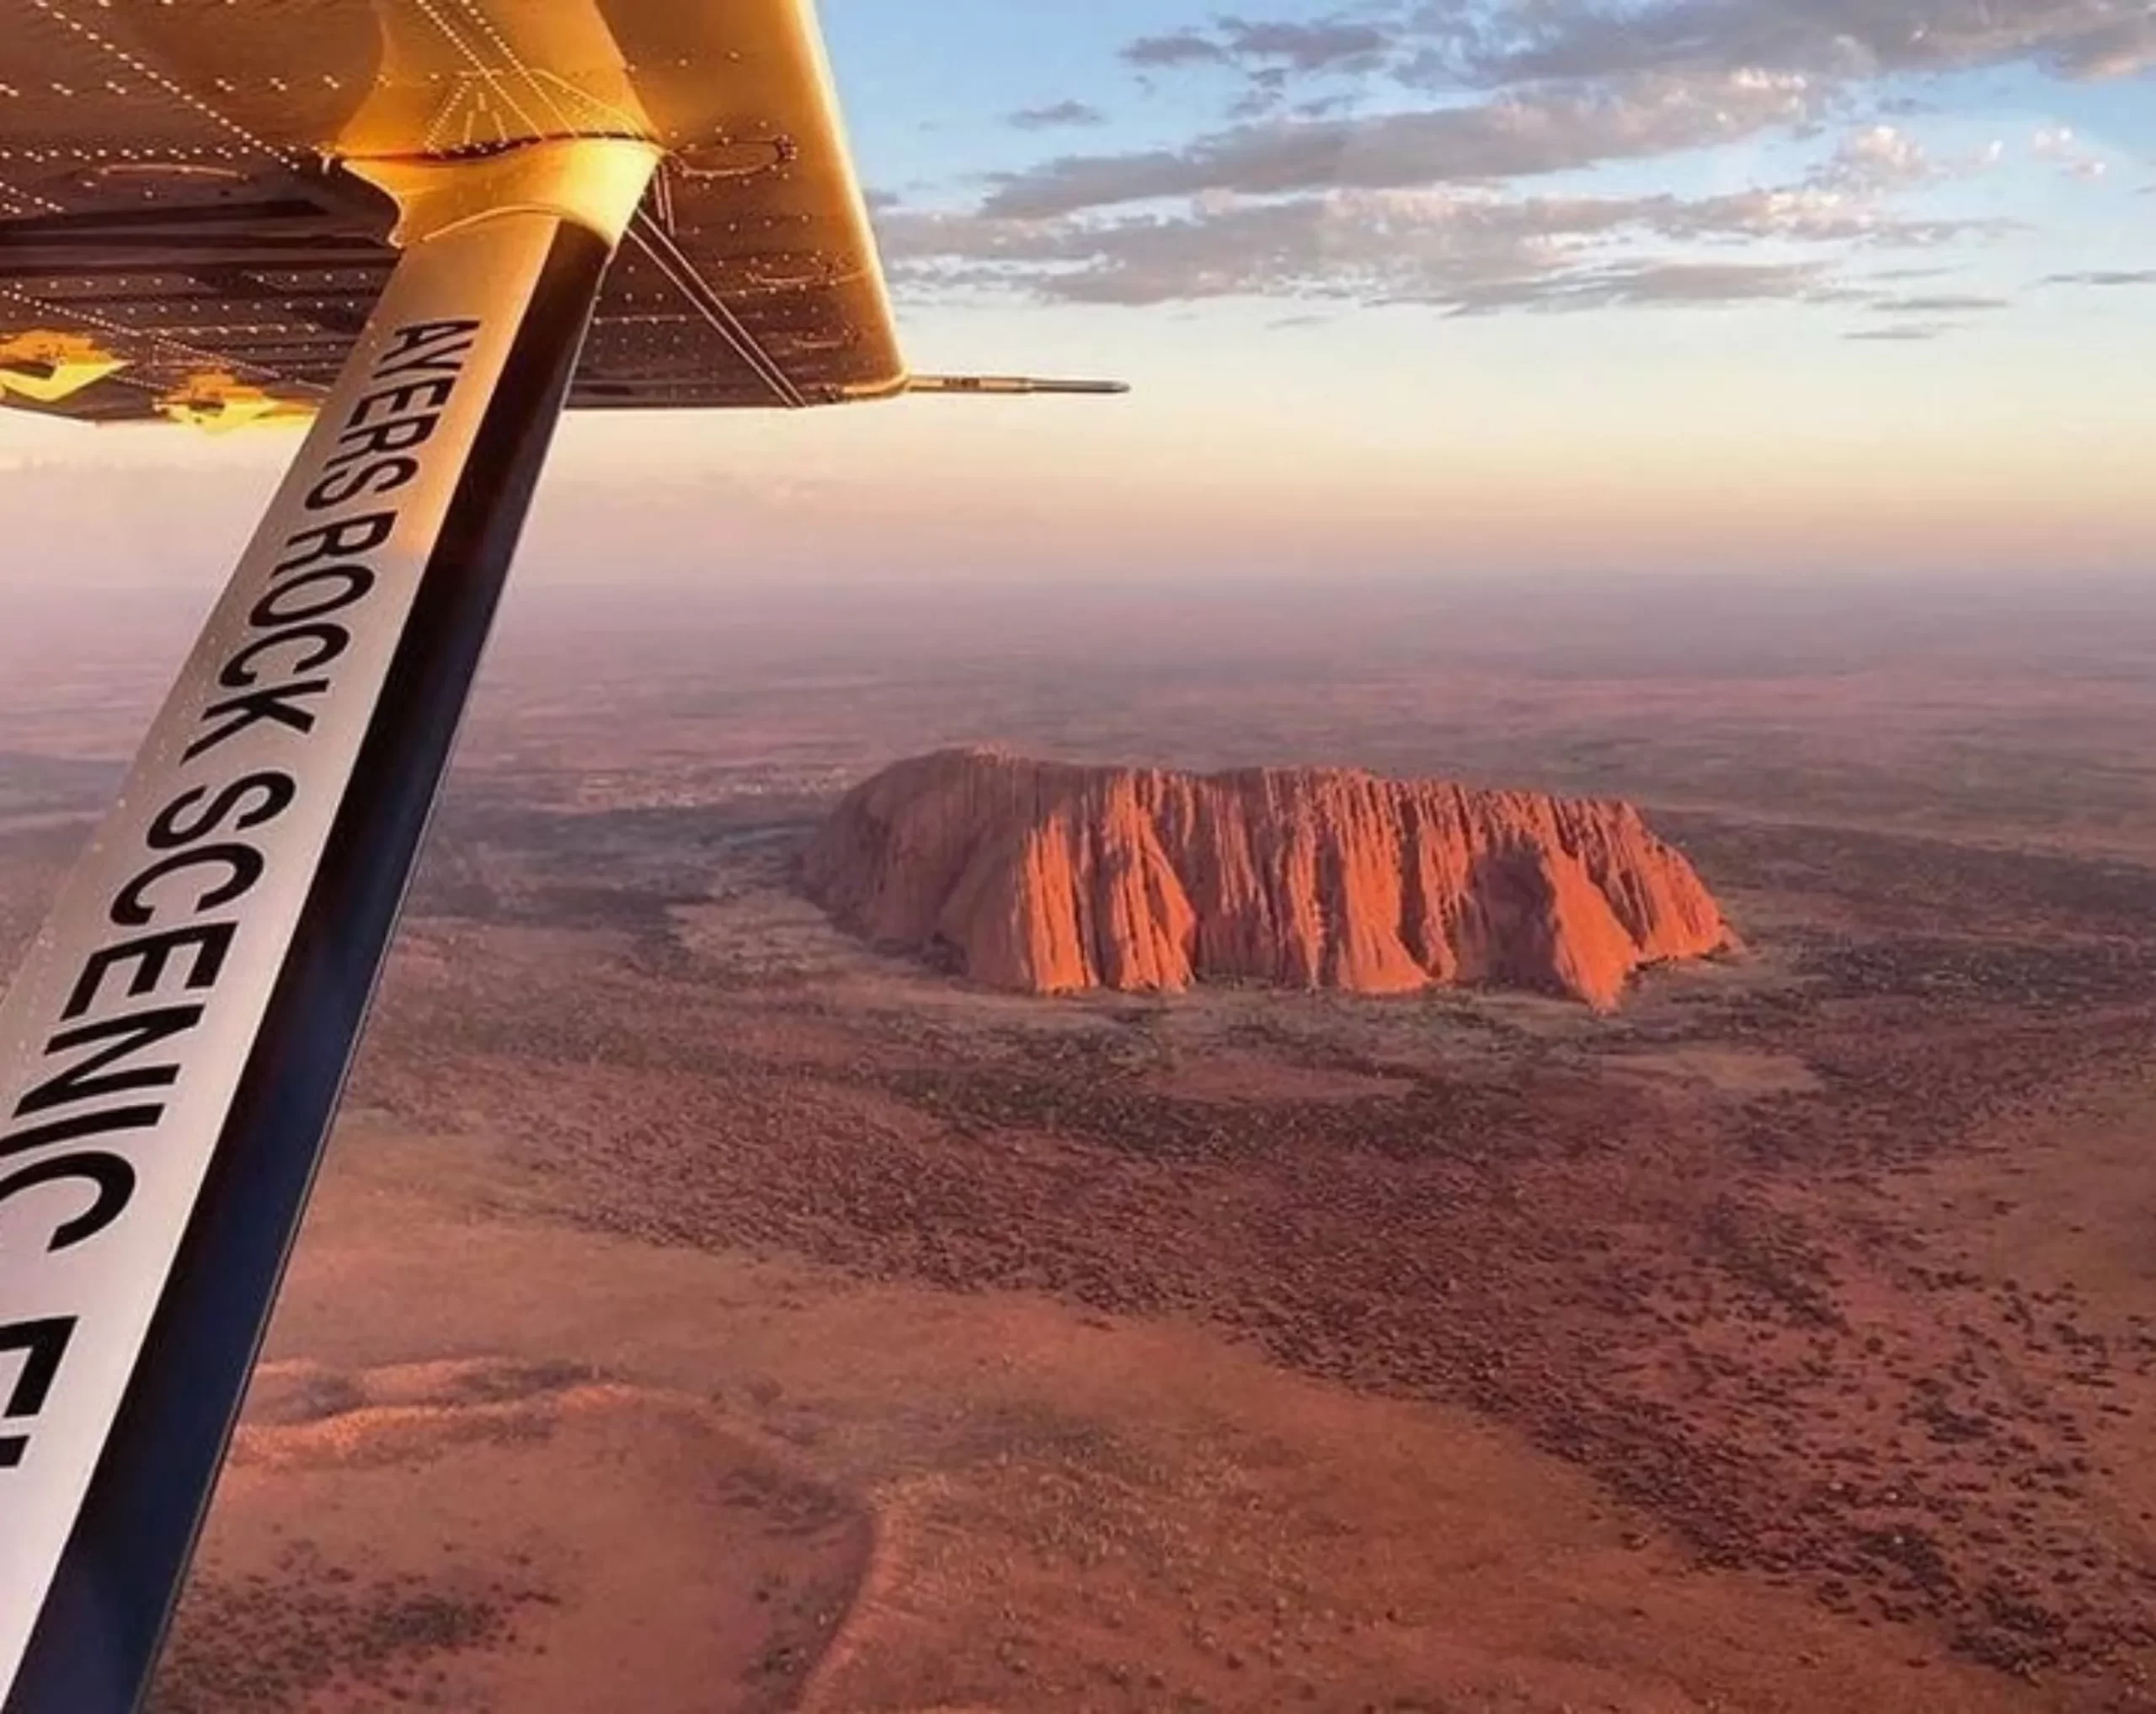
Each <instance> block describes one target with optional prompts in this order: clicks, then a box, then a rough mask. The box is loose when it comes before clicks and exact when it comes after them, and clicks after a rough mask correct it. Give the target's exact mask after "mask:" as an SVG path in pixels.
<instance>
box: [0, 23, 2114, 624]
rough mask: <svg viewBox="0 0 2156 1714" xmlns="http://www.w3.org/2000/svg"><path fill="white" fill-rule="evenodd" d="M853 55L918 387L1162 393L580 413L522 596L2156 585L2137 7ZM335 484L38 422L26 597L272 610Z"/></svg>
mask: <svg viewBox="0 0 2156 1714" xmlns="http://www.w3.org/2000/svg"><path fill="white" fill-rule="evenodd" d="M820 10H821V12H822V14H823V21H824V24H825V30H826V33H827V35H828V37H829V46H830V57H831V61H832V63H833V66H834V69H835V75H836V77H837V80H838V83H839V86H840V89H841V95H842V97H843V99H844V102H845V110H846V120H847V126H848V130H849V131H850V133H851V137H852V141H853V146H854V151H855V155H856V158H857V165H858V168H859V171H860V174H861V177H862V181H863V183H864V184H865V185H866V186H867V190H868V191H869V193H870V196H871V200H872V204H873V211H874V218H875V222H876V224H877V230H878V239H879V243H880V245H881V248H882V251H883V261H884V264H885V270H886V272H887V274H888V275H889V280H890V283H891V286H892V291H893V295H894V299H895V302H896V305H897V308H898V313H899V326H900V332H901V335H902V344H903V348H904V350H905V355H906V356H907V357H908V359H909V360H910V362H911V363H912V364H913V366H915V368H917V369H920V370H922V371H938V370H958V371H988V372H997V371H1005V372H1008V371H1019V372H1033V373H1047V374H1057V373H1062V374H1076V375H1107V376H1118V377H1121V378H1123V379H1126V380H1128V381H1129V382H1132V383H1133V385H1134V392H1132V393H1131V394H1130V395H1129V397H1127V398H1118V399H1105V400H1104V399H1098V398H1082V399H1061V398H1031V399H993V400H990V399H974V398H940V399H939V398H914V399H910V400H906V401H903V402H900V403H890V404H879V405H867V406H861V407H857V408H841V409H831V410H812V411H803V412H799V413H791V414H789V413H783V412H737V413H730V414H729V413H712V414H707V415H704V416H701V417H694V418H691V417H685V416H681V415H678V414H614V413H600V414H586V415H578V416H573V417H572V418H571V419H569V420H568V422H567V423H566V424H564V426H563V430H562V433H561V435H560V439H559V442H558V446H557V448H556V451H555V456H554V458H553V461H552V467H551V468H550V470H549V472H548V477H547V481H546V482H545V483H543V484H542V489H541V496H540V499H539V502H538V506H537V511H536V516H535V519H534V523H533V527H532V530H531V534H530V537H529V539H528V540H527V542H526V547H525V551H524V555H523V564H522V567H521V569H520V574H519V580H520V584H521V585H524V586H526V587H529V586H531V585H536V584H539V583H542V582H546V581H549V580H552V579H575V578H580V577H584V576H589V575H591V574H592V572H591V570H590V568H591V567H592V566H593V565H594V564H595V563H599V564H603V565H604V566H605V567H606V570H605V572H604V573H603V574H604V575H606V576H610V577H616V578H627V577H634V578H636V579H641V580H645V581H649V582H653V583H673V582H680V581H682V580H685V579H695V578H697V577H700V576H702V575H704V574H707V572H708V571H709V570H710V569H713V568H723V569H727V570H728V571H738V570H739V569H741V568H744V567H760V568H769V569H773V570H785V571H789V572H814V573H816V574H830V575H838V576H843V577H848V578H853V577H865V576H870V575H878V576H888V577H894V578H906V577H926V576H931V575H939V574H956V573H963V574H964V575H966V576H968V577H971V578H975V579H998V578H1007V579H1054V578H1056V577H1059V576H1067V575H1085V576H1091V577H1099V578H1127V579H1139V580H1146V579H1154V578H1157V577H1159V576H1161V575H1163V574H1168V573H1170V572H1171V571H1176V570H1180V571H1183V572H1188V573H1203V574H1207V575H1210V576H1214V577H1217V578H1220V579H1241V578H1245V577H1251V576H1258V577H1267V576H1273V575H1277V574H1293V573H1295V572H1298V571H1303V570H1313V569H1353V570H1357V571H1367V572H1374V573H1385V574H1401V573H1406V572H1424V573H1450V572H1457V571H1462V570H1468V571H1482V572H1487V573H1490V574H1536V575H1540V574H1546V573H1550V572H1552V571H1556V570H1561V569H1573V570H1593V571H1598V572H1605V573H1611V574H1616V573H1625V574H1630V573H1635V572H1639V571H1643V570H1652V569H1656V568H1666V567H1677V568H1684V569H1697V570H1700V571H1704V572H1715V573H1721V572H1736V573H1742V574H1747V575H1755V574H1760V573H1763V572H1773V573H1804V574H1822V573H1825V572H1829V571H1834V570H1838V569H1850V570H1854V569H1870V570H1873V571H1876V572H1878V573H1881V574H1889V573H1898V572H1904V571H1906V572H1912V573H1924V574H1940V573H1950V574H1985V575H1999V576H2015V577H2027V578H2039V577H2056V576H2079V575H2084V574H2134V573H2139V574H2146V573H2148V572H2150V571H2151V570H2156V498H2152V490H2151V489H2150V486H2149V484H2148V479H2147V473H2146V471H2145V468H2144V466H2145V463H2146V449H2147V448H2148V446H2150V445H2151V444H2152V443H2156V387H2149V386H2148V385H2146V384H2142V382H2145V379H2146V377H2147V376H2149V375H2150V374H2152V373H2156V314H2152V313H2151V312H2152V309H2156V229H2153V228H2152V222H2151V220H2150V218H2149V216H2150V213H2151V211H2152V210H2156V201H2152V199H2151V195H2150V193H2151V192H2152V191H2156V102H2151V101H2150V100H2149V99H2148V94H2149V85H2150V82H2151V71H2152V67H2156V54H2152V52H2151V51H2150V48H2149V39H2148V34H2147V31H2146V28H2145V24H2136V23H2135V22H2134V21H2133V19H2130V18H2128V17H2127V16H2126V15H2125V14H2124V13H2120V12H2118V11H2117V9H2116V8H2113V7H2111V5H2109V4H2108V3H2105V0H2031V3H2028V4H2025V5H2020V6H2017V7H2010V8H2005V9H2004V11H2001V10H2000V9H1999V8H1964V9H1961V10H1956V9H1952V8H1949V9H1946V10H1941V9H1940V8H1933V7H1927V6H1921V5H1916V4H1913V3H1912V0H1862V3H1861V4H1859V5H1856V6H1854V7H1849V6H1840V5H1832V6H1830V5H1827V4H1823V3H1817V0H1801V3H1799V4H1796V5H1795V6H1791V7H1760V6H1758V5H1757V4H1755V3H1753V0H1717V3H1715V4H1711V5H1707V6H1690V5H1686V4H1680V3H1665V4H1659V5H1648V6H1646V7H1641V8H1622V9H1621V10H1620V11H1615V12H1606V11H1604V10H1603V9H1601V8H1597V7H1594V6H1591V5H1588V4H1585V3H1580V0H1567V3H1563V4H1559V5H1556V6H1552V7H1545V8H1537V9H1534V11H1533V12H1532V13H1531V14H1514V13H1508V12H1506V11H1504V10H1502V8H1497V9H1493V8H1480V7H1476V6H1467V7H1462V8H1428V7H1417V6H1412V5H1409V4H1406V3H1405V0H1369V3H1365V4H1356V5H1352V6H1348V7H1335V6H1330V5H1325V4H1318V3H1311V0H1283V3H1279V4H1276V5H1273V6H1269V7H1267V8H1265V9H1264V10H1263V11H1262V13H1257V14H1253V15H1251V16H1249V17H1242V16H1226V17H1215V16H1214V15H1212V14H1211V13H1209V12H1208V11H1206V10H1205V9H1204V8H1193V7H1190V6H1187V5H1186V4H1183V3H1182V0H1113V3H1108V4H1102V5H1097V6H1093V7H1088V8H1074V9H1072V10H1070V12H1068V13H1059V14H1057V15H1054V16H1049V15H1046V14H1042V13H1039V12H1038V8H1008V7H998V6H994V5H990V4H988V3H986V0H967V3H962V4H955V5H952V6H947V7H942V8H935V9H933V10H932V11H931V13H926V14H921V13H918V12H917V11H916V10H915V8H905V10H904V11H903V13H902V12H901V11H900V10H899V8H890V7H888V6H884V5H880V4H878V3H877V0H827V3H825V5H824V6H823V7H822V8H820ZM2137 377H2140V378H2141V379H2140V380H2138V381H2137ZM294 446H296V436H295V435H291V434H290V433H280V432H270V431H264V432H262V433H260V434H259V435H240V436H238V437H237V438H232V439H213V438H209V437H200V436H194V435H182V434H179V433H176V432H167V431H163V430H154V429H153V430H141V431H129V430H110V431H96V430H85V429H82V428H79V427H77V426H75V425H72V424H61V423H51V422H45V421H40V420H37V419H32V418H30V417H29V416H27V415H26V414H22V413H17V412H0V501H4V502H5V504H6V506H7V508H8V517H9V520H10V525H11V528H12V530H13V533H14V537H15V539H16V540H17V541H19V542H29V543H32V544H35V549H34V551H33V552H31V553H18V554H17V555H15V556H12V558H13V559H14V560H15V561H16V562H17V563H18V565H20V564H21V563H24V562H26V561H27V562H33V563H31V565H30V568H29V571H28V573H27V576H28V577H29V579H42V578H45V577H51V578H58V579H67V580H72V581H74V582H77V583H80V582H85V581H99V582H113V581H124V582H141V581H145V580H151V581H155V580H159V579H162V578H163V577H165V576H170V577H172V578H174V579H180V578H184V577H189V576H192V575H194V574H195V569H196V568H200V569H201V570H202V574H205V575H207V574H209V572H210V569H211V568H213V567H214V568H216V569H218V570H221V569H223V567H224V566H225V565H226V564H227V563H229V559H230V557H231V554H232V552H234V551H235V550H236V549H237V544H238V542H239V541H240V540H241V539H242V537H243V535H244V532H245V531H246V529H247V527H248V523H249V521H250V520H251V519H252V517H253V515H254V514H255V512H256V510H258V509H259V505H260V504H261V502H262V500H263V499H264V498H265V497H266V495H267V494H268V493H269V491H270V487H271V485H272V484H273V483H274V482H275V478H276V474H277V473H278V471H279V469H280V467H281V466H282V464H283V462H285V460H286V458H287V457H289V456H290V454H291V449H292V448H293V447H294ZM1021 550H1022V551H1021ZM17 575H18V577H23V576H24V575H25V574H24V573H23V572H21V571H19V572H18V573H17Z"/></svg>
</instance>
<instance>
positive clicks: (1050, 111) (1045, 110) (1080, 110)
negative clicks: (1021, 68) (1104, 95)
mask: <svg viewBox="0 0 2156 1714" xmlns="http://www.w3.org/2000/svg"><path fill="white" fill-rule="evenodd" d="M1007 123H1009V124H1011V125H1015V126H1016V127H1017V129H1018V130H1020V131H1054V130H1058V129H1059V128H1062V127H1065V126H1070V125H1104V124H1106V123H1107V115H1106V114H1104V113H1102V111H1101V109H1099V108H1097V107H1095V106H1094V105H1093V104H1091V103H1090V102H1086V101H1052V102H1049V104H1047V105H1046V106H1044V107H1022V108H1020V109H1018V110H1017V112H1016V113H1013V114H1011V115H1008V117H1007Z"/></svg>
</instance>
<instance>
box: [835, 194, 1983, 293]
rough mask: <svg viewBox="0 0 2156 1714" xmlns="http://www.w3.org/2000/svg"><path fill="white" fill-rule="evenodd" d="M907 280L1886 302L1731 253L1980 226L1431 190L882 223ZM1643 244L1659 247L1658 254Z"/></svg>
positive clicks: (1709, 204) (1818, 210)
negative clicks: (1723, 253)
mask: <svg viewBox="0 0 2156 1714" xmlns="http://www.w3.org/2000/svg"><path fill="white" fill-rule="evenodd" d="M1972 230H1973V228H1972V227H1971V226H1970V225H1968V224H1967V223H1954V222H1936V221H1919V220H1909V219H1903V218H1899V217H1897V216H1892V215H1890V214H1888V213H1887V212H1885V211H1881V210H1880V209H1879V208H1877V207H1876V206H1870V205H1868V204H1866V203H1865V202H1864V201H1863V200H1860V199H1859V198H1856V197H1854V196H1853V195H1849V194H1848V193H1844V192H1840V191H1836V190H1829V189H1823V188H1821V187H1818V186H1814V185H1799V186H1794V187H1786V188H1781V189H1762V190H1748V191H1736V192H1731V193H1728V194H1726V195H1717V196H1709V197H1703V198H1692V199H1686V198H1682V197H1678V196H1673V195H1646V196H1599V197H1598V196H1518V195H1502V194H1499V193H1497V192H1494V191H1492V190H1486V189H1481V188H1461V187H1452V188H1444V187H1440V188H1434V189H1432V188H1422V189H1402V190H1353V191H1340V192H1330V193H1305V194H1302V195H1289V196H1282V197H1250V196H1244V195H1239V194H1237V193H1235V192H1231V191H1218V190H1215V191H1209V192H1206V193H1204V194H1203V195H1200V196H1199V197H1198V198H1197V199H1195V200H1193V203H1192V204H1191V206H1188V207H1187V208H1182V209H1178V210H1176V211H1171V212H1151V211H1149V212H1127V213H1111V214H1101V213H1086V214H1079V215H1063V216H1049V217H1046V218H1041V219H1030V218H1016V217H1011V216H988V215H981V214H978V213H950V212H941V213H938V212H928V211H920V212H916V213H913V214H906V213H904V212H901V213H899V214H898V215H895V216H886V217H884V218H882V219H879V221H878V232H879V233H880V234H881V236H882V241H883V254H884V255H885V257H886V259H888V260H889V263H890V264H891V266H892V269H893V277H894V280H895V281H897V282H898V283H899V285H901V286H905V287H910V288H913V289H918V290H921V291H959V292H962V293H975V292H979V291H1001V292H1015V293H1018V294H1022V295H1025V296H1033V297H1036V298H1039V299H1045V300H1048V301H1052V302H1086V303H1113V304H1124V305H1134V306H1139V305H1157V304H1166V303H1177V302H1194V301H1198V300H1203V299H1205V298H1216V297H1230V296H1248V297H1271V298H1283V299H1293V300H1301V301H1304V302H1328V301H1329V302H1359V303H1366V304H1398V303H1423V304H1428V305H1431V306H1433V307H1440V308H1444V309H1449V310H1452V311H1455V312H1473V311H1480V310H1487V309H1495V308H1505V307H1521V308H1553V307H1555V308H1585V307H1602V306H1620V305H1642V304H1648V303H1662V302H1731V301H1736V300H1739V299H1757V298H1764V297H1773V296H1801V297H1805V298H1807V299H1810V300H1813V301H1818V302H1827V301H1833V300H1840V301H1848V302H1861V303H1870V302H1873V301H1874V297H1875V294H1873V293H1871V292H1868V291H1858V290H1856V289H1854V288H1852V287H1847V286H1837V285H1835V284H1834V283H1833V280H1832V279H1831V277H1830V274H1829V270H1828V267H1827V265H1826V264H1825V262H1824V261H1823V260H1822V259H1817V258H1798V259H1777V260H1775V261H1773V262H1768V263H1758V264H1752V263H1732V262H1728V261H1726V260H1724V259H1721V258H1718V257H1712V256H1709V257H1705V258H1702V257H1698V256H1691V255H1686V254H1683V252H1684V251H1686V250H1690V249H1697V248H1700V247H1703V246H1705V247H1712V246H1715V245H1717V244H1727V243H1732V242H1751V241H1758V240H1769V241H1776V242H1779V243H1784V244H1793V245H1803V246H1821V245H1828V244H1840V245H1862V246H1866V247H1889V246H1896V245H1903V246H1909V247H1919V248H1920V247H1929V246H1935V245H1939V244H1942V243H1945V242H1946V241H1947V240H1948V239H1950V238H1955V237H1959V236H1966V235H1967V234H1968V233H1969V232H1972ZM1643 251H1644V254H1642V252H1643Z"/></svg>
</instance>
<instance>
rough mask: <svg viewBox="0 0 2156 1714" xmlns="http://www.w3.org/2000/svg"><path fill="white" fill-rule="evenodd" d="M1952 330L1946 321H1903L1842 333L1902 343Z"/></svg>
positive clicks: (1846, 337) (1849, 337)
mask: <svg viewBox="0 0 2156 1714" xmlns="http://www.w3.org/2000/svg"><path fill="white" fill-rule="evenodd" d="M1953 331H1954V328H1953V325H1952V323H1948V322H1904V323H1897V325H1896V326H1893V327H1891V328H1853V329H1851V330H1850V331H1849V332H1848V333H1846V334H1843V335H1842V337H1843V338H1844V339H1880V340H1887V341H1892V342H1894V343H1897V344H1898V343H1902V342H1904V341H1908V340H1913V339H1937V338H1939V336H1940V334H1951V333H1952V332H1953Z"/></svg>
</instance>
